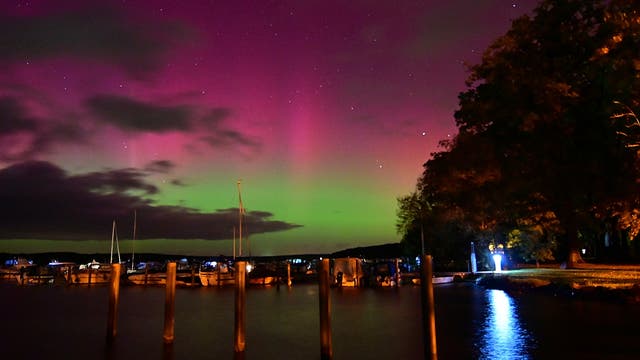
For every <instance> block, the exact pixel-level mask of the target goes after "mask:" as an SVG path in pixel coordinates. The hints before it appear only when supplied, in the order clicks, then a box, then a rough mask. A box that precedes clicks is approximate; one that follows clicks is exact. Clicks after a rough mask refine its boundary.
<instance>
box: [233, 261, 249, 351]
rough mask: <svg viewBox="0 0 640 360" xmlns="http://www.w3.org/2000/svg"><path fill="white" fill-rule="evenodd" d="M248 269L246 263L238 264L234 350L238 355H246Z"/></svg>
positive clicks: (240, 262)
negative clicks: (246, 281) (246, 285)
mask: <svg viewBox="0 0 640 360" xmlns="http://www.w3.org/2000/svg"><path fill="white" fill-rule="evenodd" d="M246 269H247V262H246V261H238V262H236V297H235V317H234V318H235V327H234V333H233V335H234V346H233V350H234V352H235V354H236V357H238V355H243V354H244V349H245V345H246V343H245V318H246V307H245V304H246V296H245V295H246V287H245V280H246V278H245V274H246Z"/></svg>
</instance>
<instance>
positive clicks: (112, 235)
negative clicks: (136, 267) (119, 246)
mask: <svg viewBox="0 0 640 360" xmlns="http://www.w3.org/2000/svg"><path fill="white" fill-rule="evenodd" d="M115 235H116V221H115V220H113V225H112V226H111V254H110V257H109V264H113V239H114V237H115Z"/></svg>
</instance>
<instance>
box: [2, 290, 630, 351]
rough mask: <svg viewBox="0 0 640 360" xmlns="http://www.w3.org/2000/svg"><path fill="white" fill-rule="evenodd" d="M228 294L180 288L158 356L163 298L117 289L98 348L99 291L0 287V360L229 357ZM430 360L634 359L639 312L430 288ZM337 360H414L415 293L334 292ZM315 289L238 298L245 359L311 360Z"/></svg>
mask: <svg viewBox="0 0 640 360" xmlns="http://www.w3.org/2000/svg"><path fill="white" fill-rule="evenodd" d="M233 300H234V291H233V289H231V288H229V289H225V288H222V289H218V288H201V289H180V288H179V289H177V293H176V319H175V342H174V346H173V349H172V353H167V352H164V351H163V345H162V331H163V326H164V288H143V287H123V288H122V289H121V292H120V305H119V308H118V311H119V317H118V325H117V329H118V335H117V337H116V340H115V342H114V344H113V345H112V346H110V347H108V346H107V345H106V342H105V334H106V320H107V310H108V290H107V288H106V287H93V288H87V287H67V288H65V287H15V286H1V287H0V304H1V305H2V314H3V319H2V324H1V325H0V344H1V347H0V358H2V359H70V360H75V359H140V358H143V359H194V360H195V359H232V358H233V321H234V320H233V319H234V314H233ZM435 301H436V326H437V342H438V357H439V359H510V360H511V359H554V358H560V357H564V358H569V359H573V358H580V359H637V358H638V356H639V354H640V341H639V340H640V337H639V335H640V322H639V320H640V307H638V306H637V305H624V304H609V303H599V302H582V301H576V300H572V299H565V298H559V297H553V296H547V295H536V294H524V295H519V296H517V297H513V296H511V295H508V294H506V293H505V292H503V291H500V290H487V289H483V288H480V287H477V286H475V285H472V284H449V285H438V286H436V288H435ZM331 306H332V320H331V321H332V323H331V325H332V330H333V353H334V359H338V360H339V359H353V358H356V357H357V358H360V359H421V358H422V355H423V345H422V344H423V343H422V324H421V312H420V289H419V288H418V287H403V288H400V289H348V288H345V289H333V290H332V295H331ZM318 313H319V312H318V290H317V286H315V285H297V286H294V287H293V288H291V289H287V288H286V287H281V288H280V290H277V289H276V288H273V287H272V288H250V289H248V290H247V324H246V328H247V336H246V343H247V348H246V358H247V359H319V352H320V335H319V320H318Z"/></svg>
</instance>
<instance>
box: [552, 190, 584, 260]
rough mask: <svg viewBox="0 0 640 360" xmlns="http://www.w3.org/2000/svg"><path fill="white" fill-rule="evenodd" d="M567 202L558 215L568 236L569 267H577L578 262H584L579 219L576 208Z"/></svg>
mask: <svg viewBox="0 0 640 360" xmlns="http://www.w3.org/2000/svg"><path fill="white" fill-rule="evenodd" d="M569 204H570V202H567V203H566V204H565V205H564V209H562V210H561V211H560V212H559V213H558V214H557V215H558V220H560V223H562V224H563V225H564V228H565V231H566V236H567V262H566V263H567V267H566V268H567V269H573V268H575V266H576V264H578V263H581V262H584V261H583V260H582V257H581V256H580V251H579V244H578V219H577V216H576V212H575V210H573V207H572V206H570V205H569Z"/></svg>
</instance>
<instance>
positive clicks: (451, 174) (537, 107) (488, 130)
mask: <svg viewBox="0 0 640 360" xmlns="http://www.w3.org/2000/svg"><path fill="white" fill-rule="evenodd" d="M639 73H640V2H637V1H632V0H611V1H604V0H589V1H582V0H580V1H578V0H545V1H542V2H541V3H540V5H539V6H538V7H537V8H536V9H535V11H534V15H533V16H532V17H530V16H523V17H521V18H519V19H516V20H515V21H514V22H513V24H512V27H511V29H510V30H509V31H508V32H507V33H506V34H505V35H504V36H502V37H500V38H498V39H497V40H496V41H495V42H494V43H493V44H492V45H491V46H490V47H489V48H488V49H487V50H486V51H485V53H484V56H483V59H482V61H481V63H480V64H477V65H475V66H473V67H471V69H470V76H469V78H468V81H467V85H468V90H466V91H465V92H462V93H461V94H460V95H459V109H458V110H457V111H456V113H455V119H456V125H457V126H458V129H459V133H458V134H457V136H456V138H455V139H454V140H452V141H450V142H445V143H444V144H443V145H444V150H443V151H441V152H438V153H435V154H432V155H433V157H432V159H431V160H429V161H427V163H426V164H425V171H424V173H423V176H422V177H421V178H420V180H419V181H418V186H417V188H418V189H419V191H420V192H421V194H418V196H417V198H419V199H423V200H425V199H430V201H431V203H432V204H437V206H433V211H432V213H433V214H432V215H431V219H440V220H443V219H444V220H445V221H443V222H442V221H441V222H439V223H438V224H439V225H440V226H444V224H445V223H448V222H450V221H451V220H452V219H455V220H456V221H457V222H458V223H460V224H462V226H463V227H467V228H468V229H470V231H473V232H476V233H478V234H479V233H482V232H487V231H490V232H494V233H495V232H496V231H498V230H501V231H502V233H503V234H504V236H506V234H508V233H509V231H511V230H512V229H518V230H519V231H520V234H526V233H527V231H529V234H534V233H535V232H534V233H531V232H530V231H531V229H532V227H533V228H536V229H539V230H541V231H542V232H538V233H539V234H546V235H545V236H547V235H549V236H551V235H554V232H558V235H559V237H558V239H559V240H562V241H560V243H559V244H558V246H559V247H560V248H563V249H565V251H566V255H565V256H566V261H567V264H568V266H569V267H572V266H573V265H575V263H576V262H579V261H581V258H580V255H579V251H578V250H579V230H580V229H581V228H583V229H584V228H585V226H586V224H589V223H591V222H593V221H603V220H604V219H606V218H611V217H616V216H617V218H618V219H619V220H620V221H617V220H616V221H615V224H616V226H624V225H625V224H626V225H628V224H631V223H632V222H633V221H634V218H632V215H633V214H637V210H635V209H637V208H638V206H637V205H638V204H639V203H640V201H639V199H640V198H639V194H640V192H639V190H640V187H639V183H640V182H639V181H638V179H640V171H639V170H640V167H639V166H638V165H639V164H640V163H639V161H638V160H639V157H638V153H637V151H638V149H637V147H638V145H640V137H639V135H640V126H638V125H640V124H636V123H634V117H633V116H634V114H637V113H638V110H639V109H640V96H639V95H640V76H639ZM635 121H636V122H637V119H635ZM636 127H637V128H636ZM425 191H426V192H428V194H426V193H425ZM546 213H550V214H552V216H551V217H548V216H547V217H543V216H541V214H546ZM443 214H446V216H443ZM625 214H627V216H626V217H625ZM536 218H537V219H543V218H551V219H553V221H552V222H549V221H547V222H542V223H540V224H534V223H531V219H536ZM423 220H424V219H423ZM552 223H553V224H552ZM436 225H437V224H436ZM436 225H434V226H436ZM556 225H557V226H556ZM510 229H511V230H510ZM527 229H529V230H527ZM558 229H561V230H558ZM503 230H504V231H503ZM636 233H637V231H636ZM523 238H527V237H524V236H520V239H523ZM528 238H530V239H534V238H535V237H531V236H528ZM538 239H540V238H539V237H538ZM541 253H545V251H542V252H541Z"/></svg>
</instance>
